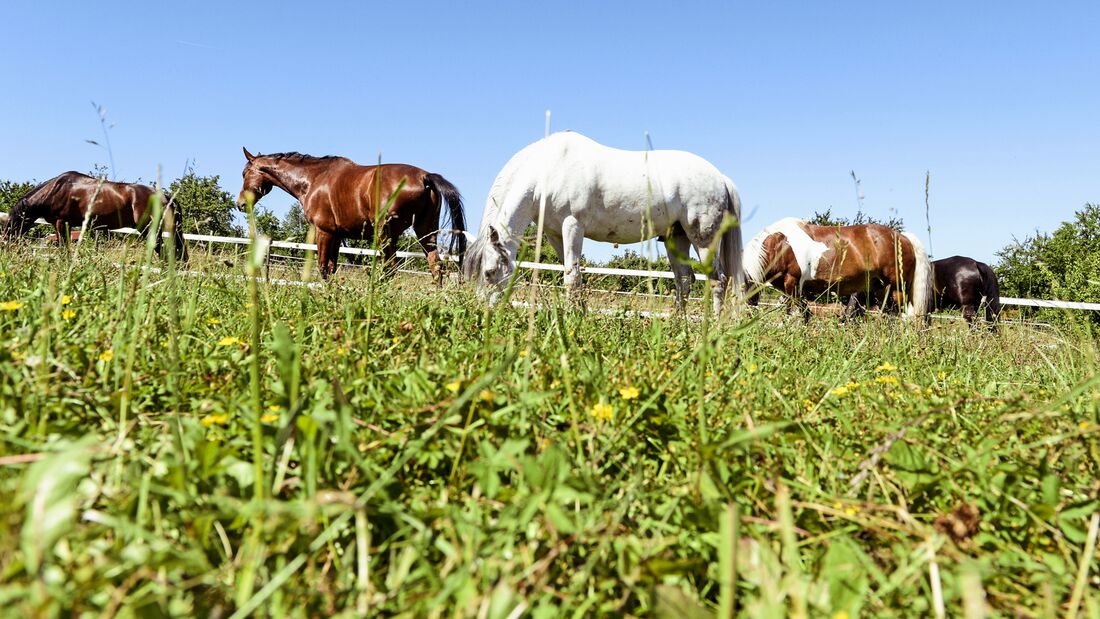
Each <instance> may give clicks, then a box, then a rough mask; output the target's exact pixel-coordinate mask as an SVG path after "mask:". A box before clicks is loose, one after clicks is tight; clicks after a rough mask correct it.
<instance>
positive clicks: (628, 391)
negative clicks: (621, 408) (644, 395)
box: [619, 387, 640, 401]
mask: <svg viewBox="0 0 1100 619" xmlns="http://www.w3.org/2000/svg"><path fill="white" fill-rule="evenodd" d="M639 393H640V392H639V391H638V388H637V387H623V388H622V389H619V396H620V397H622V399H624V400H627V401H630V400H636V399H638V395H639Z"/></svg>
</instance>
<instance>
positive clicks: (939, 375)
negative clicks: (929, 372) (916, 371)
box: [936, 370, 947, 380]
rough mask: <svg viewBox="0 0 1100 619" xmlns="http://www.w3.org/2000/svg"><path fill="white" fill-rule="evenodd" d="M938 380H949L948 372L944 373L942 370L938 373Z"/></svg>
mask: <svg viewBox="0 0 1100 619" xmlns="http://www.w3.org/2000/svg"><path fill="white" fill-rule="evenodd" d="M936 378H938V379H940V380H944V379H946V378H947V372H944V371H943V370H940V371H939V372H936Z"/></svg>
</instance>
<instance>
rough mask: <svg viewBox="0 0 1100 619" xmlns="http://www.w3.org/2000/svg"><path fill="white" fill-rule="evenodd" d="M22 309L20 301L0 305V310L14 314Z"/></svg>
mask: <svg viewBox="0 0 1100 619" xmlns="http://www.w3.org/2000/svg"><path fill="white" fill-rule="evenodd" d="M18 309H23V302H22V301H4V302H3V303H0V310H3V311H5V312H14V311H15V310H18Z"/></svg>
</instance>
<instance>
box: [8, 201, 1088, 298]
mask: <svg viewBox="0 0 1100 619" xmlns="http://www.w3.org/2000/svg"><path fill="white" fill-rule="evenodd" d="M2 215H6V213H0V221H3V220H6V219H7V218H6V217H2ZM37 223H46V222H45V221H43V220H38V222H37ZM112 232H117V233H119V234H137V233H138V231H137V230H135V229H133V228H119V229H117V230H112ZM183 238H184V239H186V240H188V241H196V242H200V243H225V244H230V245H248V244H249V243H250V242H251V241H250V240H249V239H247V238H243V237H235V236H216V235H211V234H184V235H183ZM270 247H271V248H274V249H291V250H297V251H317V246H316V245H314V244H313V243H293V242H290V241H272V242H271V245H270ZM340 253H341V254H348V255H352V256H377V255H381V253H382V252H380V251H377V250H374V249H359V248H356V247H341V248H340ZM397 257H398V258H423V257H424V254H422V253H420V252H412V251H399V252H397ZM442 258H443V259H444V260H448V261H451V262H457V260H458V259H457V258H456V257H455V256H442ZM517 266H518V267H519V268H523V269H532V270H534V269H538V270H542V271H558V272H562V271H565V266H564V265H561V264H546V263H538V262H528V261H520V262H518V263H517ZM581 273H589V274H591V275H624V276H626V277H652V278H658V279H673V278H675V277H676V276H675V275H674V274H673V273H672V272H670V271H647V270H643V269H613V268H609V267H587V266H582V267H581ZM695 279H696V280H698V281H703V280H705V279H706V277H705V276H704V275H701V274H699V273H695ZM1001 305H1015V306H1021V307H1040V308H1052V309H1071V310H1088V311H1100V303H1084V302H1080V301H1062V300H1058V299H1053V300H1047V299H1020V298H1017V297H1001Z"/></svg>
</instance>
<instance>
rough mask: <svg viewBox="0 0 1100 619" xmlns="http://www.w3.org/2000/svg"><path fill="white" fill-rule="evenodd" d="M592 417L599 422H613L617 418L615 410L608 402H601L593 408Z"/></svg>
mask: <svg viewBox="0 0 1100 619" xmlns="http://www.w3.org/2000/svg"><path fill="white" fill-rule="evenodd" d="M592 416H593V417H595V418H596V420H597V421H611V420H612V419H613V418H614V417H615V409H614V408H613V407H612V406H611V405H610V404H608V403H606V402H600V403H598V404H596V405H594V406H593V407H592Z"/></svg>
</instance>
